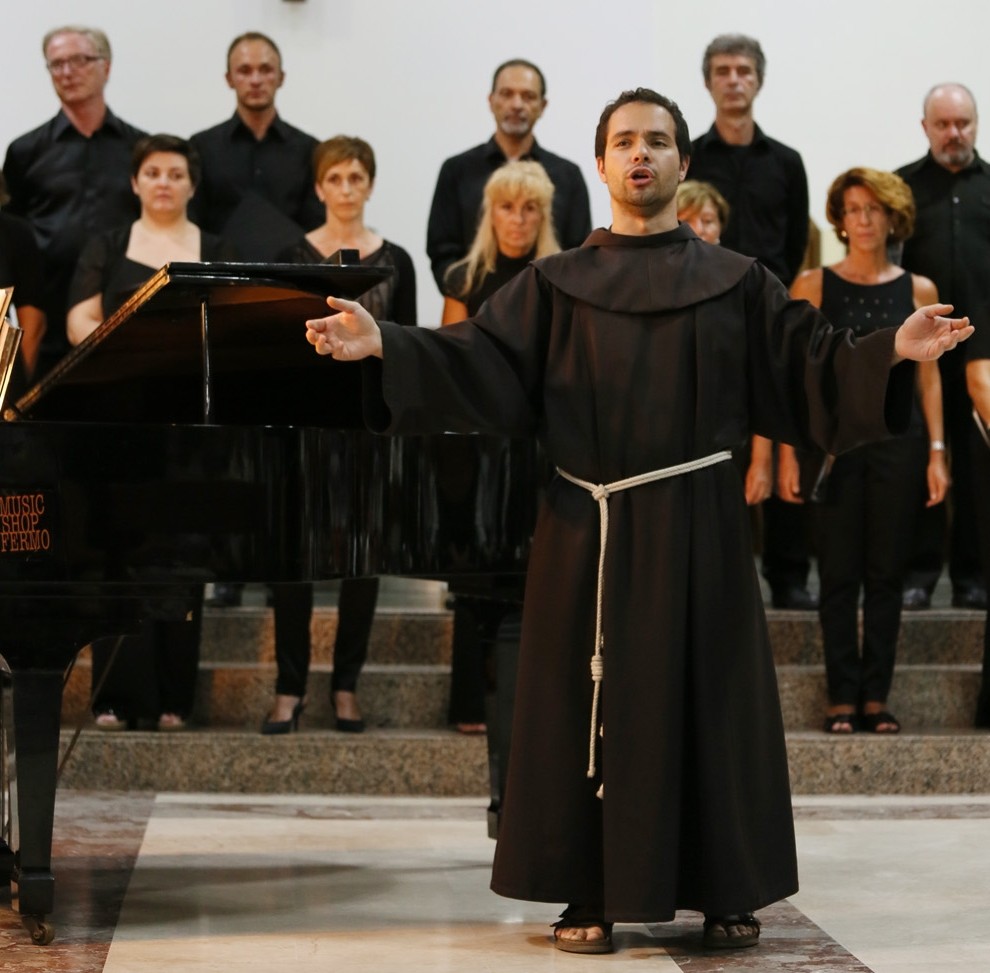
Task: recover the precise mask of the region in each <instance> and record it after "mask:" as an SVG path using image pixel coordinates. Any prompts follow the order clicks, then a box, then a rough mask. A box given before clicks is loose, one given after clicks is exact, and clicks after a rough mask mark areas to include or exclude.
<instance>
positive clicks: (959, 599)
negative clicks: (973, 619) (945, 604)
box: [952, 588, 987, 611]
mask: <svg viewBox="0 0 990 973" xmlns="http://www.w3.org/2000/svg"><path fill="white" fill-rule="evenodd" d="M952 607H953V608H970V609H972V610H974V611H986V610H987V590H986V588H957V589H956V590H955V591H954V592H953V593H952Z"/></svg>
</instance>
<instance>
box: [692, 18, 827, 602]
mask: <svg viewBox="0 0 990 973" xmlns="http://www.w3.org/2000/svg"><path fill="white" fill-rule="evenodd" d="M765 69H766V58H765V57H764V54H763V49H762V48H761V47H760V42H759V41H757V40H755V39H753V38H752V37H746V36H745V35H743V34H723V35H721V36H719V37H716V38H715V39H714V40H713V41H712V42H711V44H709V45H708V48H707V49H706V50H705V56H704V60H703V62H702V72H703V74H704V78H705V87H706V88H707V89H708V92H709V94H711V96H712V101H714V102H715V123H714V124H713V125H712V127H711V128H710V129H709V130H708V131H707V132H706V133H705V134H704V135H702V136H700V137H699V138H696V139H695V140H694V142H693V143H692V145H691V166H690V169H689V173H690V177H691V178H692V179H699V180H703V181H705V182H710V183H711V184H712V185H713V186H715V187H716V188H717V189H718V191H719V192H720V193H721V194H722V195H723V196H724V197H725V198H726V200H728V203H729V222H728V224H727V225H726V227H725V228H724V229H723V230H722V244H723V245H724V246H727V247H729V248H730V249H732V250H735V251H737V252H738V253H743V254H746V256H749V257H756V258H757V259H758V260H759V261H760V262H761V263H762V264H763V265H764V266H765V267H767V268H768V269H769V270H771V271H773V273H774V274H776V275H777V277H779V278H780V280H781V281H782V282H783V283H784V284H785V285H786V286H788V287H790V285H791V281H793V280H794V278H795V277H796V276H797V272H798V269H799V268H800V266H801V263H802V261H803V260H804V251H805V247H806V246H807V241H808V180H807V178H806V176H805V173H804V163H803V162H802V161H801V156H800V155H799V154H798V153H797V152H796V151H795V150H794V149H792V148H790V147H789V146H786V145H784V144H783V143H781V142H778V141H776V140H775V139H772V138H770V137H769V136H768V135H766V134H765V133H764V132H763V130H762V129H761V128H760V127H759V125H757V124H756V121H755V119H754V117H753V102H754V101H755V100H756V96H757V94H759V92H760V89H761V88H762V87H763V76H764V72H765ZM806 517H807V515H806V514H805V512H804V508H803V507H800V506H795V505H788V504H785V503H784V502H783V501H782V500H781V499H780V498H779V497H777V496H771V497H769V498H768V499H767V500H765V501H764V503H763V575H764V577H765V578H766V579H767V581H768V582H769V584H770V588H771V591H772V596H773V604H774V607H776V608H798V609H811V608H814V607H816V601H815V598H814V597H813V596H812V595H811V594H810V593H809V592H808V588H807V583H808V572H809V570H810V564H809V561H808V550H807V543H806V540H805V537H806V532H807V530H806Z"/></svg>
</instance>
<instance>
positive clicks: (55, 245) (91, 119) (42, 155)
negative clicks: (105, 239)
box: [3, 27, 144, 378]
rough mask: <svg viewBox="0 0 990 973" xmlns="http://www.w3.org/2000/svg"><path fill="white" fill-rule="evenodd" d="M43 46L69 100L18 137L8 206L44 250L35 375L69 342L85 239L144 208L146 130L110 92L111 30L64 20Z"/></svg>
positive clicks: (11, 153) (10, 161)
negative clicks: (136, 157)
mask: <svg viewBox="0 0 990 973" xmlns="http://www.w3.org/2000/svg"><path fill="white" fill-rule="evenodd" d="M42 51H43V52H44V55H45V62H46V63H47V65H48V71H49V73H50V74H51V78H52V84H53V85H54V87H55V93H56V95H58V99H59V101H60V102H61V108H60V110H59V112H58V114H57V115H56V116H55V117H54V118H52V119H51V120H50V121H47V122H45V124H44V125H42V126H40V127H39V128H36V129H34V131H31V132H28V133H27V134H26V135H22V136H20V137H19V138H17V139H15V140H14V141H13V142H11V144H10V147H9V148H8V149H7V158H6V160H5V161H4V164H3V174H4V177H5V178H6V180H7V188H8V191H9V192H10V203H9V204H8V205H7V207H6V208H7V211H8V212H10V213H13V214H15V215H18V216H22V217H24V218H25V219H26V220H27V221H28V222H29V223H30V224H31V226H32V228H33V229H34V233H35V236H36V237H37V240H38V244H39V246H40V247H41V251H42V255H43V258H44V274H45V295H44V307H43V308H42V310H44V312H45V314H46V316H47V320H48V329H47V331H46V332H45V336H44V338H43V339H42V345H41V352H40V355H39V360H38V366H37V370H36V372H35V378H40V377H41V376H42V375H43V374H44V373H45V372H47V371H48V370H49V369H50V368H51V367H52V365H54V364H55V362H57V361H58V359H59V358H61V357H62V356H63V355H64V354H65V353H66V352H67V351H68V350H69V343H68V340H67V338H66V335H65V313H66V311H67V310H68V309H67V308H66V306H65V303H66V300H67V299H68V291H69V282H70V280H71V278H72V273H73V271H74V270H75V266H76V260H77V258H78V257H79V253H80V251H81V250H82V248H83V244H85V242H86V241H87V240H88V239H89V237H91V236H92V235H94V234H96V233H99V232H101V231H103V230H107V229H110V228H112V227H114V226H118V225H119V224H122V223H128V222H130V221H131V220H133V219H135V218H136V216H137V215H138V204H137V197H135V195H134V193H133V191H132V189H131V177H130V165H131V149H132V148H133V147H134V143H135V142H137V140H138V139H139V138H140V137H141V136H142V135H143V134H144V132H142V131H141V130H140V129H137V128H135V127H134V126H133V125H128V124H127V122H125V121H122V120H121V119H119V118H117V116H116V115H114V114H113V112H112V111H110V109H109V108H108V107H107V104H106V101H105V100H104V96H103V90H104V88H105V87H106V83H107V81H108V79H109V77H110V43H109V41H108V40H107V37H106V34H104V33H103V31H101V30H95V29H93V28H89V27H58V28H56V29H54V30H51V31H49V32H48V33H47V34H46V35H45V38H44V40H43V42H42Z"/></svg>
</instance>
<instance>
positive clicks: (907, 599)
mask: <svg viewBox="0 0 990 973" xmlns="http://www.w3.org/2000/svg"><path fill="white" fill-rule="evenodd" d="M931 603H932V596H931V595H930V594H928V592H927V591H925V589H924V588H905V589H904V593H903V594H902V595H901V605H902V606H903V608H904V610H905V611H909V612H916V611H924V610H925V609H926V608H929V607H931Z"/></svg>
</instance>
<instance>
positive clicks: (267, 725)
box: [261, 699, 306, 736]
mask: <svg viewBox="0 0 990 973" xmlns="http://www.w3.org/2000/svg"><path fill="white" fill-rule="evenodd" d="M305 708H306V704H305V703H304V702H303V701H302V700H301V699H300V700H299V702H298V703H296V705H295V706H293V707H292V716H290V717H289V718H288V719H287V720H270V719H268V717H265V719H264V720H263V722H262V724H261V732H262V734H263V735H264V736H277V735H279V734H281V733H295V732H296V731H297V730H298V729H299V717H300V716H302V712H303V710H304V709H305Z"/></svg>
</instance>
